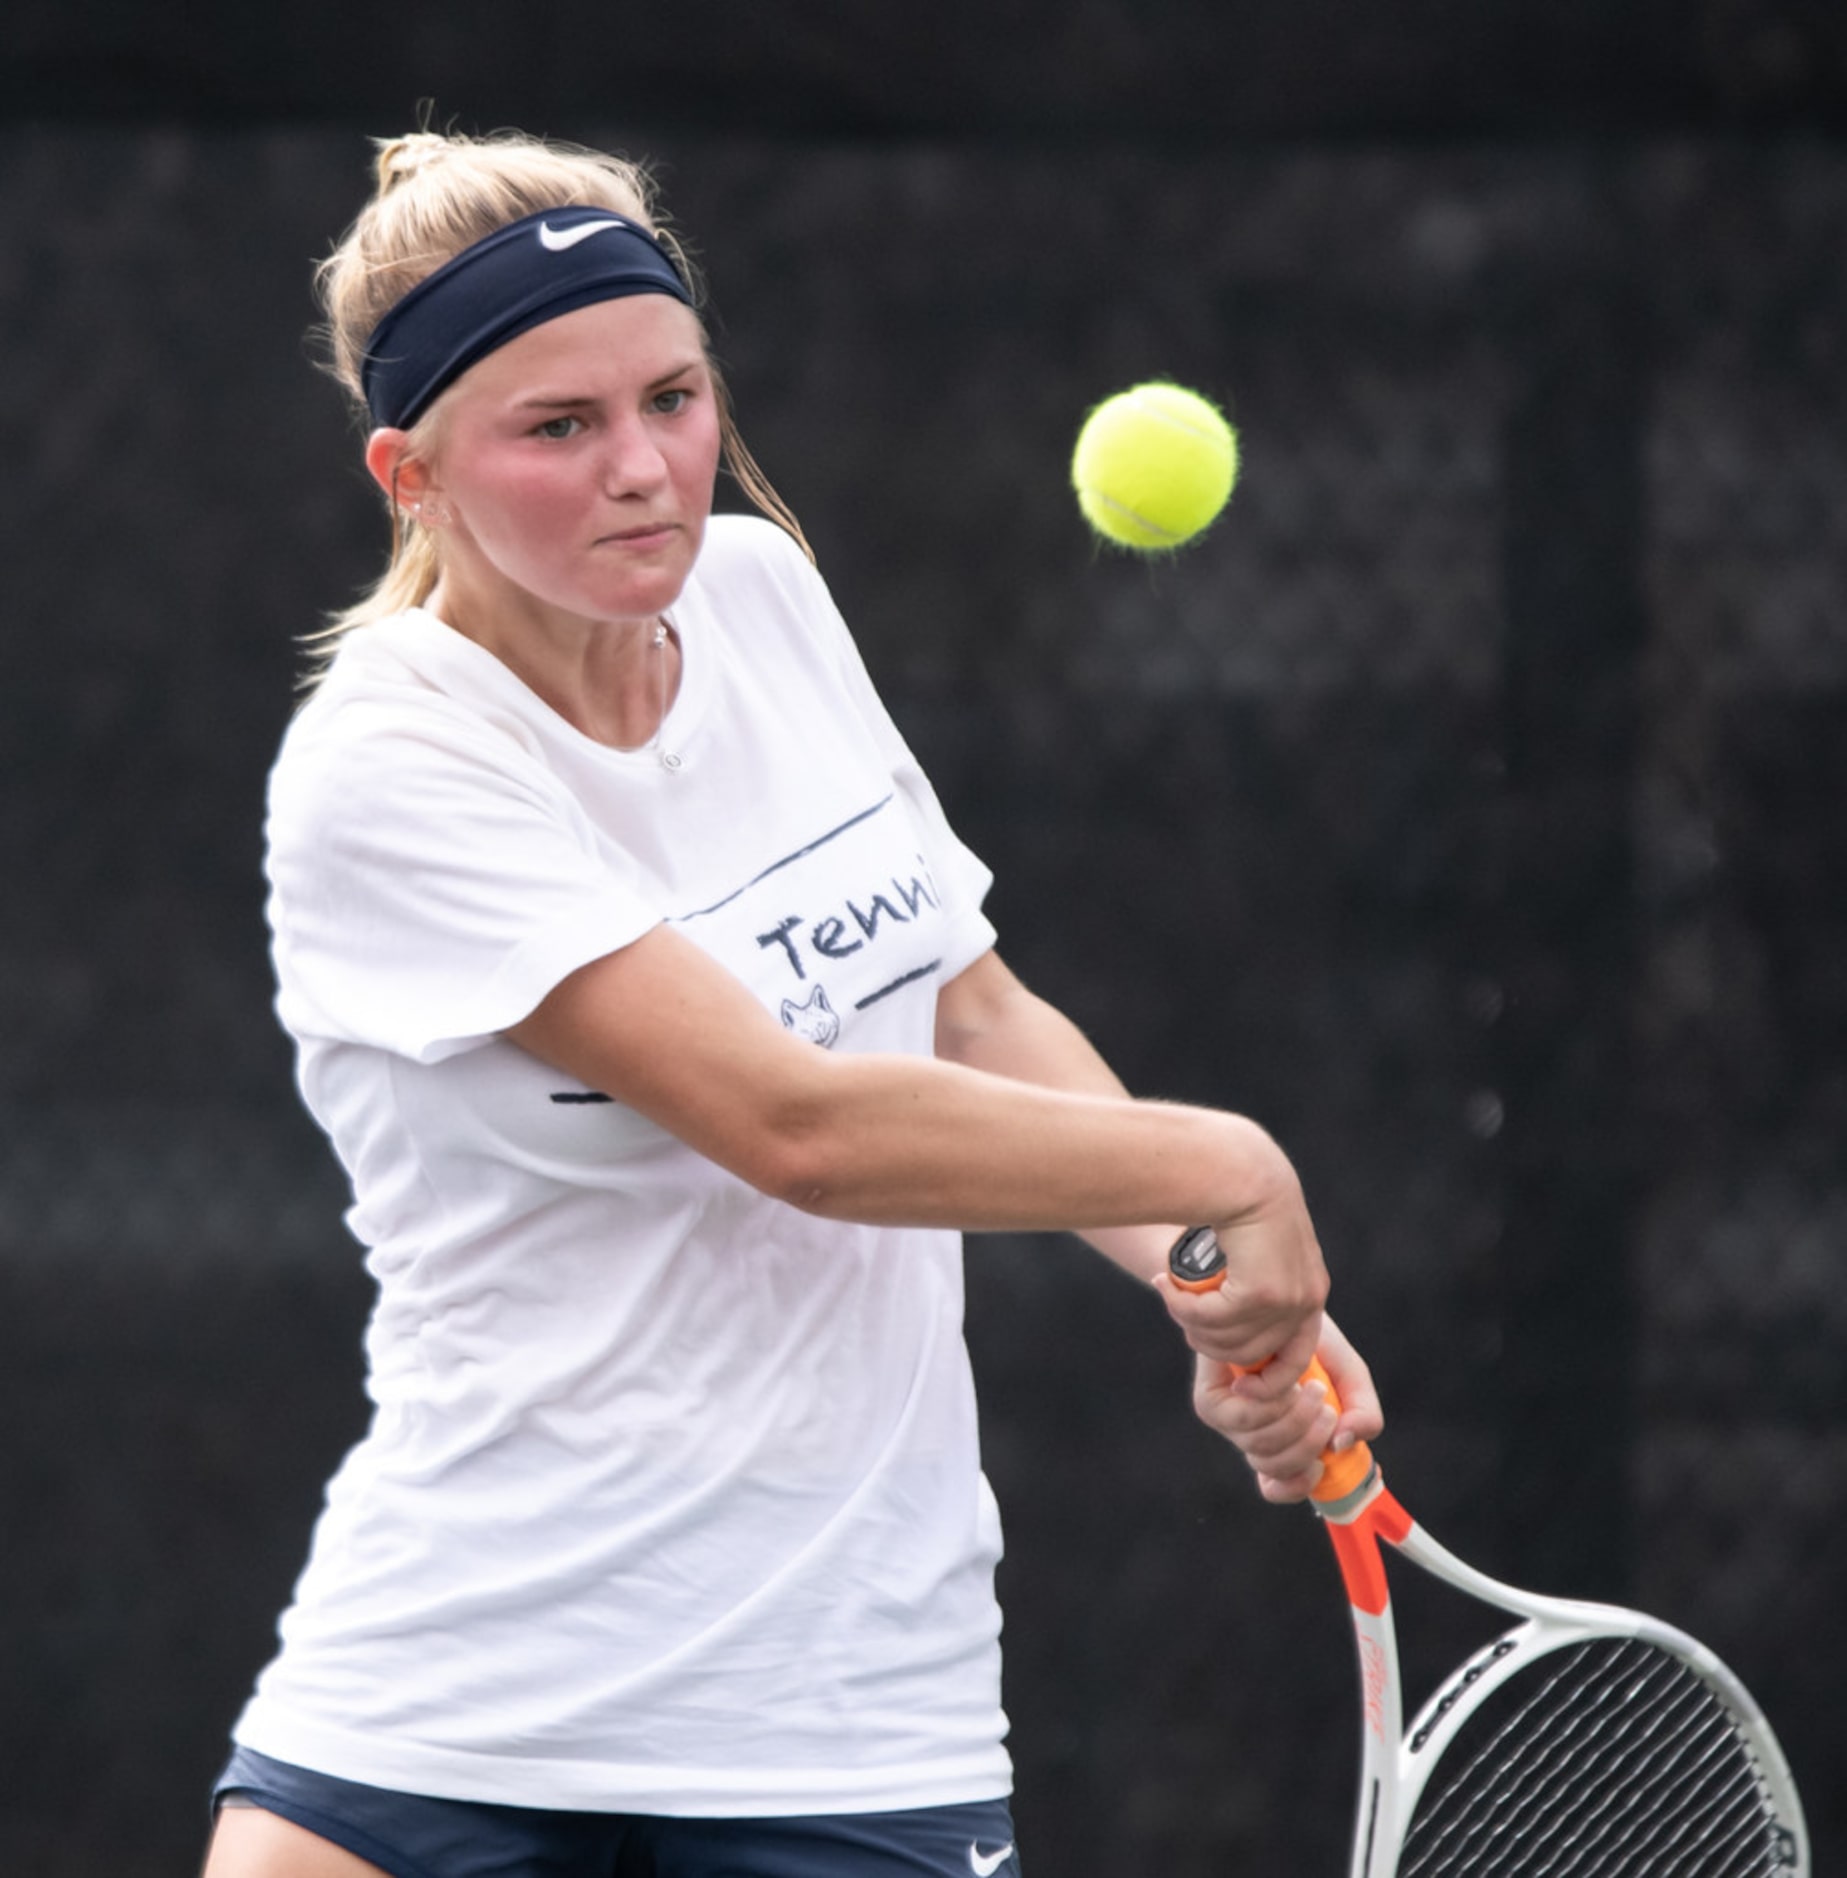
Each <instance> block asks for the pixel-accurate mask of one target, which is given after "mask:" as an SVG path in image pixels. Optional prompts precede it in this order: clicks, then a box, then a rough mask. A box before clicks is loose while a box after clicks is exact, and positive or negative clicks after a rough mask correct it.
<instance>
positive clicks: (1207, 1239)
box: [1167, 1226, 1372, 1502]
mask: <svg viewBox="0 0 1847 1878" xmlns="http://www.w3.org/2000/svg"><path fill="white" fill-rule="evenodd" d="M1167 1271H1168V1276H1169V1277H1171V1278H1172V1279H1173V1281H1174V1283H1175V1284H1176V1285H1178V1286H1179V1287H1180V1289H1181V1290H1182V1291H1216V1290H1217V1289H1218V1288H1219V1286H1220V1285H1221V1284H1223V1283H1224V1282H1225V1253H1224V1249H1223V1248H1222V1247H1221V1246H1220V1244H1219V1242H1218V1234H1217V1233H1215V1232H1214V1231H1213V1230H1212V1228H1211V1227H1210V1226H1194V1227H1192V1228H1190V1229H1189V1230H1188V1231H1186V1232H1183V1233H1182V1234H1181V1235H1180V1237H1179V1238H1178V1239H1176V1240H1175V1241H1174V1244H1173V1249H1172V1251H1170V1252H1169V1253H1168V1255H1167ZM1233 1367H1234V1368H1235V1367H1236V1365H1235V1364H1234V1365H1233ZM1264 1367H1266V1366H1265V1365H1264V1364H1262V1363H1258V1364H1256V1365H1255V1366H1254V1367H1253V1368H1250V1369H1240V1370H1239V1371H1238V1373H1239V1375H1241V1376H1254V1375H1256V1374H1257V1372H1258V1370H1261V1369H1263V1368H1264ZM1302 1380H1303V1381H1304V1382H1318V1383H1320V1385H1321V1386H1322V1388H1323V1389H1325V1390H1326V1391H1327V1399H1328V1401H1329V1402H1331V1403H1332V1404H1333V1407H1334V1413H1335V1414H1336V1415H1338V1414H1339V1413H1340V1395H1339V1392H1338V1391H1337V1390H1336V1389H1335V1387H1334V1379H1333V1377H1331V1376H1330V1375H1329V1374H1328V1373H1327V1370H1326V1369H1325V1368H1324V1367H1323V1365H1322V1362H1321V1359H1320V1357H1318V1356H1313V1357H1310V1358H1309V1360H1308V1367H1307V1369H1305V1370H1304V1371H1303V1372H1302ZM1371 1477H1372V1449H1371V1448H1369V1447H1368V1446H1367V1445H1366V1443H1365V1442H1364V1441H1356V1442H1355V1443H1354V1444H1353V1446H1352V1447H1350V1448H1347V1449H1345V1450H1343V1451H1342V1452H1341V1453H1339V1454H1336V1453H1335V1452H1334V1450H1333V1449H1332V1448H1325V1449H1323V1450H1322V1455H1321V1478H1320V1479H1319V1480H1318V1481H1316V1482H1315V1484H1314V1487H1313V1488H1312V1489H1311V1490H1310V1492H1309V1496H1308V1497H1309V1498H1310V1499H1311V1500H1320V1501H1323V1502H1326V1501H1332V1500H1344V1499H1346V1498H1347V1496H1348V1495H1349V1494H1351V1493H1357V1492H1358V1491H1359V1489H1360V1488H1361V1487H1363V1486H1364V1485H1365V1484H1366V1482H1367V1481H1368V1480H1369V1479H1371Z"/></svg>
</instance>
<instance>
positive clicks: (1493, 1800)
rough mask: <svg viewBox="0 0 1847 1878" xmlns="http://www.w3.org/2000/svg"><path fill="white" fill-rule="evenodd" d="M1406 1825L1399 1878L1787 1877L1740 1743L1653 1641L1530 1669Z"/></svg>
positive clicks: (1459, 1745) (1723, 1710)
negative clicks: (1446, 1877)
mask: <svg viewBox="0 0 1847 1878" xmlns="http://www.w3.org/2000/svg"><path fill="white" fill-rule="evenodd" d="M1447 1758H1455V1759H1456V1760H1457V1766H1456V1770H1455V1771H1454V1772H1450V1771H1449V1769H1448V1767H1447V1765H1446V1766H1445V1767H1444V1768H1442V1769H1440V1770H1439V1771H1438V1773H1437V1775H1436V1777H1435V1778H1433V1779H1432V1780H1431V1782H1430V1784H1429V1786H1428V1787H1427V1788H1426V1790H1425V1795H1424V1799H1423V1801H1422V1802H1421V1804H1420V1805H1419V1808H1418V1810H1417V1812H1416V1813H1415V1815H1414V1816H1413V1818H1412V1822H1411V1826H1410V1830H1409V1832H1408V1833H1407V1835H1406V1840H1405V1847H1404V1851H1403V1853H1402V1855H1401V1858H1400V1862H1399V1865H1398V1871H1399V1873H1400V1874H1401V1878H1444V1875H1446V1874H1455V1875H1457V1878H1460V1875H1461V1874H1469V1875H1470V1878H1481V1875H1483V1874H1490V1873H1491V1874H1495V1875H1496V1878H1752V1875H1753V1874H1764V1875H1765V1878H1769V1875H1771V1874H1776V1873H1781V1872H1785V1871H1786V1870H1787V1868H1788V1859H1787V1856H1786V1855H1787V1849H1788V1848H1787V1841H1786V1839H1785V1838H1784V1837H1783V1835H1781V1833H1780V1832H1779V1830H1778V1828H1777V1825H1776V1821H1775V1818H1774V1815H1773V1813H1772V1810H1771V1806H1770V1800H1769V1795H1768V1792H1767V1790H1766V1788H1765V1785H1764V1782H1763V1779H1762V1777H1761V1775H1760V1773H1759V1771H1758V1768H1757V1764H1756V1760H1755V1757H1754V1756H1753V1754H1752V1752H1751V1748H1750V1744H1749V1742H1748V1740H1747V1739H1746V1737H1745V1736H1744V1735H1743V1734H1742V1733H1741V1731H1740V1729H1739V1727H1738V1725H1737V1723H1736V1722H1735V1720H1734V1719H1733V1716H1732V1713H1731V1711H1730V1709H1729V1708H1728V1707H1727V1706H1726V1704H1725V1703H1724V1702H1723V1700H1722V1699H1721V1698H1720V1697H1719V1696H1718V1695H1717V1694H1716V1693H1715V1692H1714V1691H1713V1690H1712V1689H1711V1688H1710V1687H1709V1686H1708V1685H1707V1684H1706V1683H1705V1682H1704V1681H1703V1680H1702V1679H1701V1678H1700V1677H1698V1676H1696V1675H1695V1674H1694V1673H1693V1672H1692V1671H1691V1670H1690V1669H1688V1668H1687V1666H1686V1665H1685V1664H1684V1663H1682V1662H1680V1661H1679V1660H1678V1659H1677V1658H1675V1657H1673V1656H1671V1655H1669V1654H1668V1653H1667V1652H1665V1651H1663V1650H1661V1649H1658V1648H1656V1647H1655V1646H1654V1645H1653V1644H1649V1643H1644V1642H1639V1641H1634V1640H1630V1639H1603V1640H1599V1641H1596V1642H1592V1643H1586V1644H1582V1645H1579V1646H1578V1647H1576V1648H1574V1649H1571V1650H1568V1651H1560V1652H1557V1653H1554V1654H1551V1655H1547V1656H1544V1657H1540V1658H1537V1659H1535V1660H1534V1661H1533V1662H1531V1663H1529V1664H1528V1665H1527V1666H1525V1667H1524V1668H1523V1669H1522V1670H1521V1671H1519V1672H1517V1673H1516V1674H1515V1675H1514V1676H1512V1677H1511V1678H1510V1679H1509V1680H1508V1681H1507V1682H1506V1683H1504V1684H1503V1685H1501V1686H1500V1687H1499V1688H1497V1689H1496V1691H1495V1692H1494V1694H1493V1695H1492V1696H1491V1697H1490V1698H1489V1699H1488V1700H1487V1701H1486V1702H1485V1703H1484V1704H1483V1706H1482V1708H1481V1709H1480V1710H1478V1711H1477V1712H1476V1713H1475V1714H1474V1715H1472V1716H1471V1717H1470V1718H1469V1720H1468V1721H1467V1722H1466V1723H1465V1724H1464V1725H1463V1726H1462V1728H1461V1729H1460V1730H1459V1731H1458V1734H1457V1737H1456V1739H1455V1740H1454V1741H1452V1742H1451V1743H1449V1745H1448V1748H1447V1750H1446V1759H1447Z"/></svg>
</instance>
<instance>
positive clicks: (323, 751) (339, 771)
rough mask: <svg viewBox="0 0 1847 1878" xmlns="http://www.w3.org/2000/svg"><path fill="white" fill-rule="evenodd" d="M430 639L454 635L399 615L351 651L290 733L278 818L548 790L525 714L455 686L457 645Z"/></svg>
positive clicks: (274, 806)
mask: <svg viewBox="0 0 1847 1878" xmlns="http://www.w3.org/2000/svg"><path fill="white" fill-rule="evenodd" d="M426 628H427V630H426ZM432 632H433V633H435V634H445V633H446V632H447V629H446V628H444V627H442V626H440V625H439V624H437V623H436V622H433V621H428V622H420V621H419V620H418V619H417V618H416V616H414V615H400V616H398V617H396V618H393V619H390V620H383V621H380V622H379V623H378V624H376V625H373V626H366V627H361V628H359V629H357V630H356V631H355V632H354V633H352V634H351V635H350V637H349V638H348V639H347V640H346V641H345V643H344V644H342V646H341V647H340V649H339V652H338V653H337V655H336V656H335V658H334V660H333V663H332V664H331V665H330V666H329V668H328V670H327V672H326V675H325V676H324V677H323V678H322V680H321V682H320V684H319V685H318V686H317V687H316V689H315V691H314V692H313V694H312V695H311V696H310V697H309V698H308V700H307V702H306V703H305V704H304V705H303V706H302V708H301V710H300V711H298V712H297V713H296V716H295V718H294V721H293V722H292V723H291V724H290V725H289V727H288V730H287V732H286V733H285V734H284V736H283V740H282V746H281V749H280V751H279V752H278V754H277V758H276V762H275V766H274V768H273V769H272V770H271V772H270V783H269V803H270V810H271V815H272V820H280V821H283V822H293V823H296V824H298V825H299V824H301V823H308V824H312V825H318V826H321V827H324V826H325V825H326V823H327V822H328V821H329V820H340V819H344V818H360V819H364V818H369V817H377V816H381V815H385V814H388V813H389V812H390V811H391V807H392V806H393V805H395V804H403V803H407V802H413V801H415V800H416V799H417V797H418V796H419V795H423V794H428V793H436V794H440V795H442V796H451V797H452V796H453V794H454V792H455V791H456V790H458V789H466V790H469V791H471V792H472V791H473V790H476V789H492V790H496V791H498V792H501V793H505V792H507V791H509V790H516V791H518V792H520V793H522V794H527V795H531V794H534V793H540V794H549V793H550V789H549V786H548V777H549V772H548V771H547V770H546V768H545V766H544V765H543V764H542V763H540V762H539V761H538V760H537V758H536V754H535V752H534V751H533V749H532V748H531V739H530V737H529V736H528V735H527V734H526V733H525V731H524V730H523V728H522V726H521V724H520V722H519V720H518V717H517V715H516V714H514V713H512V712H509V711H506V710H502V709H500V708H498V707H497V706H496V704H495V703H494V701H493V700H492V699H491V697H484V696H481V695H471V694H470V692H469V691H468V689H467V688H466V687H465V686H458V685H456V684H455V683H454V682H453V674H446V673H445V670H444V660H445V658H453V657H454V649H453V648H450V647H447V646H444V645H443V644H442V643H441V642H440V641H435V642H433V643H431V644H428V645H426V644H424V643H423V641H424V640H425V639H428V638H429V637H430V634H431V633H432Z"/></svg>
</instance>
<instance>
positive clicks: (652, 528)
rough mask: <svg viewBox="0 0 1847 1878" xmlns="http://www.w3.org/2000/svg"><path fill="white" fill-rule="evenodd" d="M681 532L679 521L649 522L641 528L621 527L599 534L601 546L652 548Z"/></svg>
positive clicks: (598, 538) (598, 539) (598, 544)
mask: <svg viewBox="0 0 1847 1878" xmlns="http://www.w3.org/2000/svg"><path fill="white" fill-rule="evenodd" d="M679 532H680V527H679V524H678V523H677V522H647V523H644V524H643V525H642V526H641V527H639V528H619V529H617V530H615V531H614V533H612V534H607V535H599V536H597V546H598V547H599V548H606V547H616V548H652V547H659V546H661V545H662V544H664V543H665V542H667V541H670V540H671V539H672V538H673V537H674V536H675V535H676V534H678V533H679Z"/></svg>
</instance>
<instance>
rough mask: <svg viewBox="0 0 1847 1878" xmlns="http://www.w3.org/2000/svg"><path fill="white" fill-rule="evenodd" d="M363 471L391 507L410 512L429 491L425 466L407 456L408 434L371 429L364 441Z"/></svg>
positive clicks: (412, 456) (428, 474) (409, 453)
mask: <svg viewBox="0 0 1847 1878" xmlns="http://www.w3.org/2000/svg"><path fill="white" fill-rule="evenodd" d="M366 469H367V471H368V472H369V473H370V475H371V478H372V480H373V481H374V482H375V483H377V484H378V486H379V488H381V489H382V490H384V492H385V499H386V501H388V502H389V503H390V504H391V505H392V507H393V508H398V509H410V510H413V511H414V510H415V508H416V505H417V504H419V503H420V502H422V500H423V498H424V496H425V495H426V494H427V493H428V491H429V487H430V472H429V466H428V465H427V464H425V463H423V462H422V461H421V460H420V459H419V458H417V457H416V456H414V455H412V454H411V448H410V432H409V431H405V430H375V431H374V432H373V433H372V434H371V436H370V437H368V438H367V439H366Z"/></svg>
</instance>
